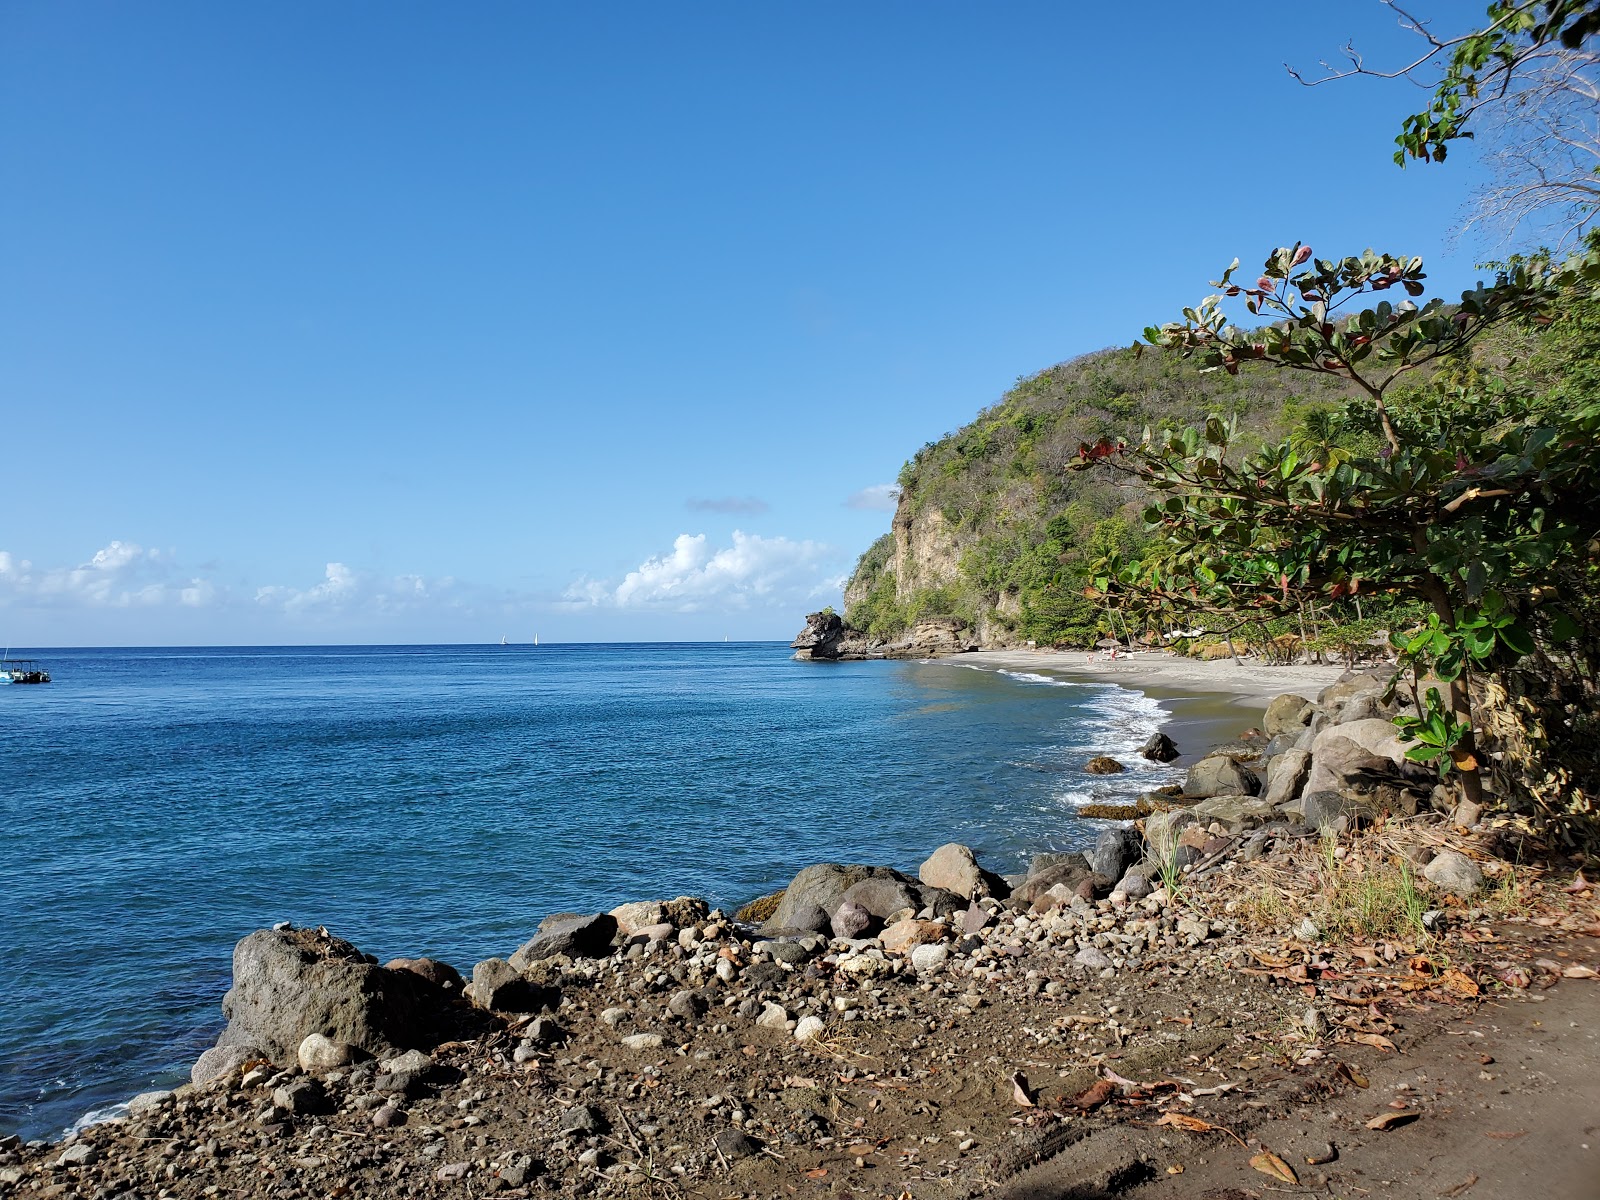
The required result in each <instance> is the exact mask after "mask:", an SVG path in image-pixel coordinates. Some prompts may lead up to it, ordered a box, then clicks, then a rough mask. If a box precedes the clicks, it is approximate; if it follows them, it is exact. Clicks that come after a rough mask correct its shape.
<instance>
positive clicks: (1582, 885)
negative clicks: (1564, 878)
mask: <svg viewBox="0 0 1600 1200" xmlns="http://www.w3.org/2000/svg"><path fill="white" fill-rule="evenodd" d="M1561 890H1562V891H1563V892H1566V893H1567V894H1568V895H1569V896H1576V895H1577V894H1578V893H1580V892H1587V891H1588V890H1589V881H1588V880H1587V879H1585V878H1584V877H1583V872H1582V871H1579V872H1578V873H1577V874H1576V875H1574V876H1573V877H1572V882H1571V883H1569V884H1567V886H1566V887H1564V888H1562V889H1561Z"/></svg>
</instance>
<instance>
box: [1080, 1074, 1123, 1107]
mask: <svg viewBox="0 0 1600 1200" xmlns="http://www.w3.org/2000/svg"><path fill="white" fill-rule="evenodd" d="M1116 1090H1117V1085H1116V1084H1114V1083H1112V1082H1111V1080H1109V1079H1101V1080H1099V1081H1098V1082H1096V1083H1095V1084H1094V1086H1093V1087H1090V1088H1089V1089H1087V1090H1086V1091H1084V1092H1082V1093H1080V1094H1079V1095H1078V1096H1076V1097H1075V1098H1074V1099H1073V1101H1072V1103H1073V1104H1075V1105H1076V1106H1077V1107H1079V1108H1099V1107H1100V1106H1101V1105H1102V1104H1104V1103H1105V1102H1106V1101H1107V1100H1109V1099H1111V1097H1112V1095H1113V1094H1115V1092H1116Z"/></svg>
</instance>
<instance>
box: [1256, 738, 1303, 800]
mask: <svg viewBox="0 0 1600 1200" xmlns="http://www.w3.org/2000/svg"><path fill="white" fill-rule="evenodd" d="M1310 774H1311V752H1310V751H1309V750H1285V751H1284V752H1283V753H1282V754H1279V755H1277V756H1276V757H1274V758H1270V759H1268V760H1267V790H1266V792H1265V793H1263V795H1262V799H1264V800H1266V801H1267V803H1269V804H1272V805H1279V804H1287V803H1288V802H1289V801H1291V800H1293V799H1294V798H1295V797H1297V796H1298V795H1299V794H1300V789H1301V788H1303V787H1305V784H1306V779H1307V777H1308V776H1309V775H1310Z"/></svg>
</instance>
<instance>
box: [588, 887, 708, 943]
mask: <svg viewBox="0 0 1600 1200" xmlns="http://www.w3.org/2000/svg"><path fill="white" fill-rule="evenodd" d="M610 915H611V916H613V917H615V918H616V920H617V930H618V931H619V932H620V933H621V934H622V936H623V937H632V936H633V935H634V934H636V933H638V932H639V931H640V930H641V929H648V928H650V927H651V926H654V925H670V926H672V928H674V929H685V928H687V927H689V926H691V925H699V924H700V923H701V922H703V921H704V920H705V919H706V918H707V917H708V916H710V915H711V906H710V905H709V904H707V903H706V902H705V901H704V900H702V899H700V897H698V896H678V897H676V898H674V899H672V900H636V901H634V902H633V903H631V904H619V905H617V907H616V908H613V909H612V910H611V913H610Z"/></svg>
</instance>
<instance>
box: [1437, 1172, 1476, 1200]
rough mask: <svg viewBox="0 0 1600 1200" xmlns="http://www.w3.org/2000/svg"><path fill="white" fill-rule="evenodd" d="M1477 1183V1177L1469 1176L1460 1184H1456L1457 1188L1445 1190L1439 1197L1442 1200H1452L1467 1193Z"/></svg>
mask: <svg viewBox="0 0 1600 1200" xmlns="http://www.w3.org/2000/svg"><path fill="white" fill-rule="evenodd" d="M1477 1182H1478V1177H1477V1175H1468V1176H1467V1177H1466V1178H1465V1179H1463V1180H1462V1181H1461V1182H1460V1183H1458V1184H1456V1185H1455V1187H1451V1188H1445V1190H1444V1191H1442V1192H1440V1193H1439V1195H1440V1197H1441V1198H1442V1200H1451V1198H1452V1197H1454V1196H1459V1195H1461V1193H1462V1192H1464V1191H1466V1190H1467V1189H1468V1188H1469V1187H1471V1186H1472V1185H1473V1184H1475V1183H1477Z"/></svg>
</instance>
